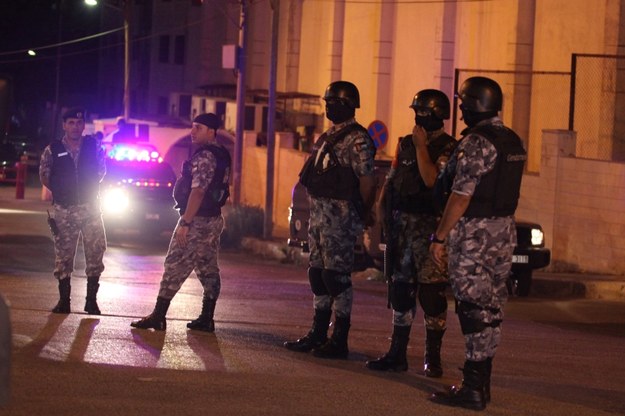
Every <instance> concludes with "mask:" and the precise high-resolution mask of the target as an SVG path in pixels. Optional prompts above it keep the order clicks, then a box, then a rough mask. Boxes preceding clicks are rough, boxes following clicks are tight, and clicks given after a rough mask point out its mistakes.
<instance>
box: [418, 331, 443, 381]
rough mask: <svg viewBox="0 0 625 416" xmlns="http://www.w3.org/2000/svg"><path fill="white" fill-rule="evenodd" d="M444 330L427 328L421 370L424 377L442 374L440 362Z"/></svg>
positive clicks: (436, 376) (435, 376)
mask: <svg viewBox="0 0 625 416" xmlns="http://www.w3.org/2000/svg"><path fill="white" fill-rule="evenodd" d="M444 334H445V330H442V331H435V330H433V329H428V330H427V331H426V336H425V357H424V358H423V372H424V373H425V376H426V377H433V378H440V377H441V376H442V375H443V366H442V364H441V345H442V344H443V335H444Z"/></svg>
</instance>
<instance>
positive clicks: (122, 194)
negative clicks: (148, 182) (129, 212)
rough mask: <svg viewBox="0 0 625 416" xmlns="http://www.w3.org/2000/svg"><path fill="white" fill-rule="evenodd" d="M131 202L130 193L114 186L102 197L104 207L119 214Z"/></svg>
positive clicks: (107, 210)
mask: <svg viewBox="0 0 625 416" xmlns="http://www.w3.org/2000/svg"><path fill="white" fill-rule="evenodd" d="M129 204H130V200H129V199H128V193H127V192H126V191H125V190H124V189H120V188H113V189H109V190H108V191H106V192H105V193H104V195H103V197H102V209H103V210H104V211H106V212H109V213H113V214H117V213H120V212H123V211H125V210H126V209H127V208H128V205H129Z"/></svg>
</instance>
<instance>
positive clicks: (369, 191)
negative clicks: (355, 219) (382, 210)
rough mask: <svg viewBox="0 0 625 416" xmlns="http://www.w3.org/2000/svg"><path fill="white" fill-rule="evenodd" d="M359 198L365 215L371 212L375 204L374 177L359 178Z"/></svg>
mask: <svg viewBox="0 0 625 416" xmlns="http://www.w3.org/2000/svg"><path fill="white" fill-rule="evenodd" d="M359 179H360V196H361V197H362V202H363V203H364V205H365V213H369V212H371V209H372V208H373V204H374V203H375V185H376V184H375V176H373V175H368V176H361V177H360V178H359Z"/></svg>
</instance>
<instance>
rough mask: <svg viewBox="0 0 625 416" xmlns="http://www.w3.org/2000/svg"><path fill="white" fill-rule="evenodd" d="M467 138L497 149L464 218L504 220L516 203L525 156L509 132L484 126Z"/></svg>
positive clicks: (473, 130)
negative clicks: (476, 137)
mask: <svg viewBox="0 0 625 416" xmlns="http://www.w3.org/2000/svg"><path fill="white" fill-rule="evenodd" d="M469 134H477V135H480V136H482V137H484V138H486V139H487V140H488V141H489V142H491V143H492V144H493V146H495V149H497V160H496V162H495V167H494V168H493V169H492V170H491V171H490V172H488V173H487V174H486V175H484V176H483V177H482V178H481V179H480V183H479V184H478V185H477V188H476V189H475V192H474V193H473V196H472V197H471V202H470V203H469V207H468V208H467V210H466V212H465V213H464V216H465V217H467V218H488V217H507V216H509V215H513V214H514V212H515V211H516V207H517V205H518V203H519V196H520V192H521V179H522V178H523V166H524V164H525V161H526V160H527V153H526V152H525V149H524V148H523V143H522V142H521V139H520V138H519V136H517V134H516V133H515V132H514V131H512V130H511V129H509V128H507V127H505V126H501V125H492V124H487V125H483V126H477V127H474V128H473V129H471V130H470V131H469Z"/></svg>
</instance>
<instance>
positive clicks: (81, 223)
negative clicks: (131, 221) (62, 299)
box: [53, 204, 106, 280]
mask: <svg viewBox="0 0 625 416" xmlns="http://www.w3.org/2000/svg"><path fill="white" fill-rule="evenodd" d="M53 212H54V220H55V221H56V225H57V227H58V229H59V232H58V233H57V235H56V236H54V255H55V260H54V277H55V278H56V279H58V280H63V279H69V278H70V277H71V275H72V272H73V271H74V259H75V257H76V247H77V246H78V238H79V237H80V236H82V245H83V250H84V252H85V263H86V267H85V274H86V275H87V276H88V277H90V276H93V277H98V276H100V274H102V271H104V263H103V262H102V259H103V258H104V252H105V251H106V236H105V233H104V224H103V223H102V213H101V212H100V209H99V207H98V206H97V205H92V204H82V205H71V206H69V207H67V208H64V207H61V206H60V205H56V204H55V205H54V208H53Z"/></svg>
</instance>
